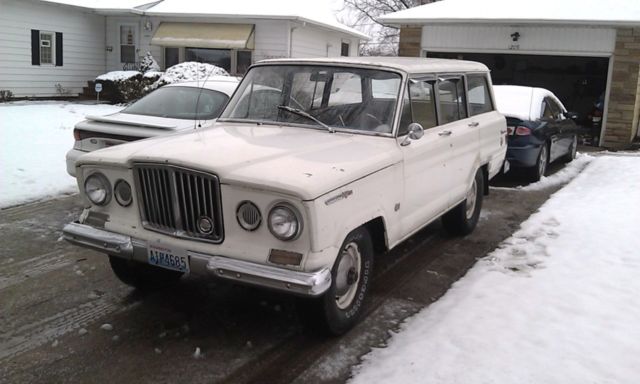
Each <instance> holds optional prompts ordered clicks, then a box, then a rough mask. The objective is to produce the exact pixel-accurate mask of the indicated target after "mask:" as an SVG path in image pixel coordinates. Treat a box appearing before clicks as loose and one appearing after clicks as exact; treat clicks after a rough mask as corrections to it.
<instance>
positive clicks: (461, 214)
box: [442, 169, 484, 236]
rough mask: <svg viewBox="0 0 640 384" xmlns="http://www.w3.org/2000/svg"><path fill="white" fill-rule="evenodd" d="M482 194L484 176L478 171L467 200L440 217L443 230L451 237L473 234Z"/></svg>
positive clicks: (478, 216) (480, 206)
mask: <svg viewBox="0 0 640 384" xmlns="http://www.w3.org/2000/svg"><path fill="white" fill-rule="evenodd" d="M483 193H484V175H483V174H482V169H478V171H477V172H476V176H475V178H474V182H473V183H472V185H471V188H470V189H469V192H468V193H467V198H466V199H465V200H464V201H463V202H462V203H460V204H458V205H456V206H455V207H453V209H451V210H450V211H449V212H447V213H445V214H444V215H443V216H442V224H443V225H444V229H445V230H446V231H447V232H449V233H450V234H452V235H459V236H465V235H468V234H470V233H471V232H473V229H474V228H475V227H476V225H477V224H478V219H479V218H480V210H481V209H482V197H483Z"/></svg>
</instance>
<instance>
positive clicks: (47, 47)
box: [40, 32, 54, 64]
mask: <svg viewBox="0 0 640 384" xmlns="http://www.w3.org/2000/svg"><path fill="white" fill-rule="evenodd" d="M53 44H54V40H53V32H40V64H53V63H54V62H53Z"/></svg>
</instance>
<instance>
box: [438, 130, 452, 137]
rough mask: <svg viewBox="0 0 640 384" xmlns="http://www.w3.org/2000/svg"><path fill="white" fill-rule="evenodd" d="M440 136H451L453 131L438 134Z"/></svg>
mask: <svg viewBox="0 0 640 384" xmlns="http://www.w3.org/2000/svg"><path fill="white" fill-rule="evenodd" d="M438 136H451V131H442V132H438Z"/></svg>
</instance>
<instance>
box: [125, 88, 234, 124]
mask: <svg viewBox="0 0 640 384" xmlns="http://www.w3.org/2000/svg"><path fill="white" fill-rule="evenodd" d="M228 100H229V97H228V96H227V95H225V94H224V93H222V92H218V91H214V90H211V89H204V88H196V87H162V88H158V89H156V90H155V91H153V92H151V93H150V94H148V95H147V96H145V97H143V98H142V99H140V100H138V101H136V102H135V103H133V104H131V105H130V106H129V107H127V108H126V109H124V110H123V111H122V113H130V114H133V115H145V116H157V117H166V118H171V119H186V120H194V119H203V120H208V119H215V118H216V117H218V116H220V113H221V112H222V108H223V107H224V106H225V104H226V103H227V101H228Z"/></svg>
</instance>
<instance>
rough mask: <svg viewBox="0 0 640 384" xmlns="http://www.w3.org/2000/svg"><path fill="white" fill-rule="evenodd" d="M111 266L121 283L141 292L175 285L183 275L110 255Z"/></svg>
mask: <svg viewBox="0 0 640 384" xmlns="http://www.w3.org/2000/svg"><path fill="white" fill-rule="evenodd" d="M109 264H111V269H112V270H113V273H114V274H115V275H116V277H118V279H120V281H122V282H123V283H125V284H127V285H130V286H132V287H134V288H137V289H140V290H148V289H155V288H161V287H165V286H168V285H171V284H174V283H176V282H177V281H178V280H180V278H181V277H182V275H183V273H182V272H176V271H170V270H168V269H163V268H160V267H154V266H152V265H148V264H143V263H138V262H135V261H131V260H124V259H121V258H119V257H115V256H111V255H109Z"/></svg>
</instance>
